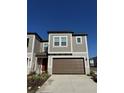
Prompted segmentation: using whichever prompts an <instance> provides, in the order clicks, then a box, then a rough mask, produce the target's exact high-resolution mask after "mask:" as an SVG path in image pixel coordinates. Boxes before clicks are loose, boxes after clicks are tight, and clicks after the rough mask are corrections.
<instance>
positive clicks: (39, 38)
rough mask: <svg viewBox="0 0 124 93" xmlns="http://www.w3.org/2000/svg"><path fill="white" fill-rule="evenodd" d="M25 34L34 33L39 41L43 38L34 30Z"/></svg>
mask: <svg viewBox="0 0 124 93" xmlns="http://www.w3.org/2000/svg"><path fill="white" fill-rule="evenodd" d="M27 35H35V36H36V38H37V39H38V40H39V41H42V40H43V39H42V38H41V37H40V36H39V35H38V34H37V33H35V32H27Z"/></svg>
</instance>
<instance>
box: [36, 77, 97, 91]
mask: <svg viewBox="0 0 124 93" xmlns="http://www.w3.org/2000/svg"><path fill="white" fill-rule="evenodd" d="M36 93H97V84H96V83H95V82H94V81H92V80H91V79H90V77H88V76H86V75H52V76H51V77H50V78H49V79H48V80H47V81H46V82H45V83H44V85H43V86H42V87H41V88H40V89H39V90H38V91H37V92H36Z"/></svg>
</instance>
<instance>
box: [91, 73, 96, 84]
mask: <svg viewBox="0 0 124 93" xmlns="http://www.w3.org/2000/svg"><path fill="white" fill-rule="evenodd" d="M90 75H91V76H92V79H93V80H94V81H95V82H97V74H96V73H95V72H94V71H91V72H90Z"/></svg>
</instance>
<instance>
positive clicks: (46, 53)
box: [27, 31, 90, 74]
mask: <svg viewBox="0 0 124 93" xmlns="http://www.w3.org/2000/svg"><path fill="white" fill-rule="evenodd" d="M27 47H28V48H27V52H28V53H27V63H28V65H27V71H28V74H29V73H31V72H36V73H42V72H48V73H49V74H89V73H90V66H89V56H88V45H87V34H83V33H81V34H75V33H73V32H70V31H68V32H67V31H66V32H65V31H49V32H48V40H43V39H41V38H40V36H39V35H38V34H36V33H28V35H27Z"/></svg>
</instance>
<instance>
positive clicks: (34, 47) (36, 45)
mask: <svg viewBox="0 0 124 93" xmlns="http://www.w3.org/2000/svg"><path fill="white" fill-rule="evenodd" d="M27 38H29V44H28V47H27V58H29V59H30V62H29V64H28V65H27V74H29V73H30V72H32V71H36V70H37V57H35V54H36V53H38V52H40V41H38V40H37V39H36V36H35V35H27Z"/></svg>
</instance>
